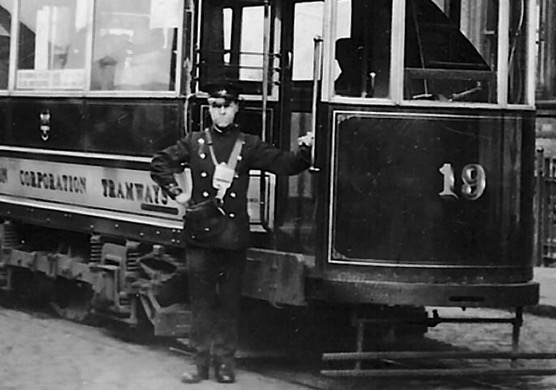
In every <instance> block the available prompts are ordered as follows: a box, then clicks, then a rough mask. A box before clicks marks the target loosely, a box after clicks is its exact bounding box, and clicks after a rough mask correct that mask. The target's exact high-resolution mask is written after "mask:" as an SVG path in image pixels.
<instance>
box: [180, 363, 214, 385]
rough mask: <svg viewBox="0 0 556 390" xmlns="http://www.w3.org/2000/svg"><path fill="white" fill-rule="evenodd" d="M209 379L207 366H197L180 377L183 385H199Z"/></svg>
mask: <svg viewBox="0 0 556 390" xmlns="http://www.w3.org/2000/svg"><path fill="white" fill-rule="evenodd" d="M208 378H209V366H197V367H196V368H194V369H192V370H190V371H186V372H184V373H183V375H182V377H181V381H182V382H183V383H199V382H201V381H202V380H204V379H208Z"/></svg>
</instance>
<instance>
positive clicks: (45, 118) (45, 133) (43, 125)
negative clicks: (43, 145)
mask: <svg viewBox="0 0 556 390" xmlns="http://www.w3.org/2000/svg"><path fill="white" fill-rule="evenodd" d="M39 118H40V121H41V122H40V130H41V139H42V140H43V141H44V142H46V141H48V138H49V132H50V111H48V110H43V111H42V112H41V113H40V114H39Z"/></svg>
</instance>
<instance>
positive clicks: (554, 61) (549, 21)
mask: <svg viewBox="0 0 556 390" xmlns="http://www.w3.org/2000/svg"><path fill="white" fill-rule="evenodd" d="M537 14H538V15H539V20H538V21H537V42H538V47H537V50H538V51H537V99H538V100H552V99H554V97H556V39H554V37H556V5H555V4H554V1H551V0H541V1H539V6H538V8H537Z"/></svg>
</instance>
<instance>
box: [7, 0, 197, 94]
mask: <svg viewBox="0 0 556 390" xmlns="http://www.w3.org/2000/svg"><path fill="white" fill-rule="evenodd" d="M24 1H25V0H12V5H13V12H12V15H11V17H12V21H11V23H12V24H11V31H10V34H11V40H10V61H9V76H8V88H7V89H3V90H0V96H23V97H66V96H67V97H116V98H126V97H133V98H175V97H177V96H179V95H180V93H181V90H182V75H183V71H182V67H181V63H182V62H183V61H182V58H183V54H184V47H183V42H184V31H185V25H184V24H185V22H186V18H185V14H186V12H187V8H188V4H189V3H190V1H189V0H183V9H182V12H181V15H180V21H179V23H178V28H177V30H178V32H177V34H178V36H177V48H176V59H177V60H176V61H175V67H176V69H175V78H176V79H175V83H174V88H173V89H172V90H168V91H148V90H98V91H97V90H91V72H92V58H93V44H94V42H93V37H94V28H95V26H94V21H95V10H96V7H97V1H96V0H92V1H87V3H86V4H87V17H86V20H87V24H88V27H89V28H88V31H87V35H86V47H85V68H84V70H85V86H84V88H83V89H79V90H72V89H17V86H16V81H17V71H18V54H19V38H20V28H19V25H20V15H21V12H20V9H21V6H22V5H23V2H24Z"/></svg>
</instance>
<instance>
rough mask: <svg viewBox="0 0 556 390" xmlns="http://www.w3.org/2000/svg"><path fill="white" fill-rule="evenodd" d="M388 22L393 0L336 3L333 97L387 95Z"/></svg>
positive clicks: (378, 96)
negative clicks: (334, 95)
mask: <svg viewBox="0 0 556 390" xmlns="http://www.w3.org/2000/svg"><path fill="white" fill-rule="evenodd" d="M391 23H392V0H376V1H367V0H338V1H337V2H336V29H335V40H336V43H335V58H336V69H335V72H334V92H335V94H336V95H341V96H353V97H369V98H373V97H374V98H385V97H388V96H389V93H390V90H389V85H390V52H391V48H390V35H391V30H392V28H391Z"/></svg>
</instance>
